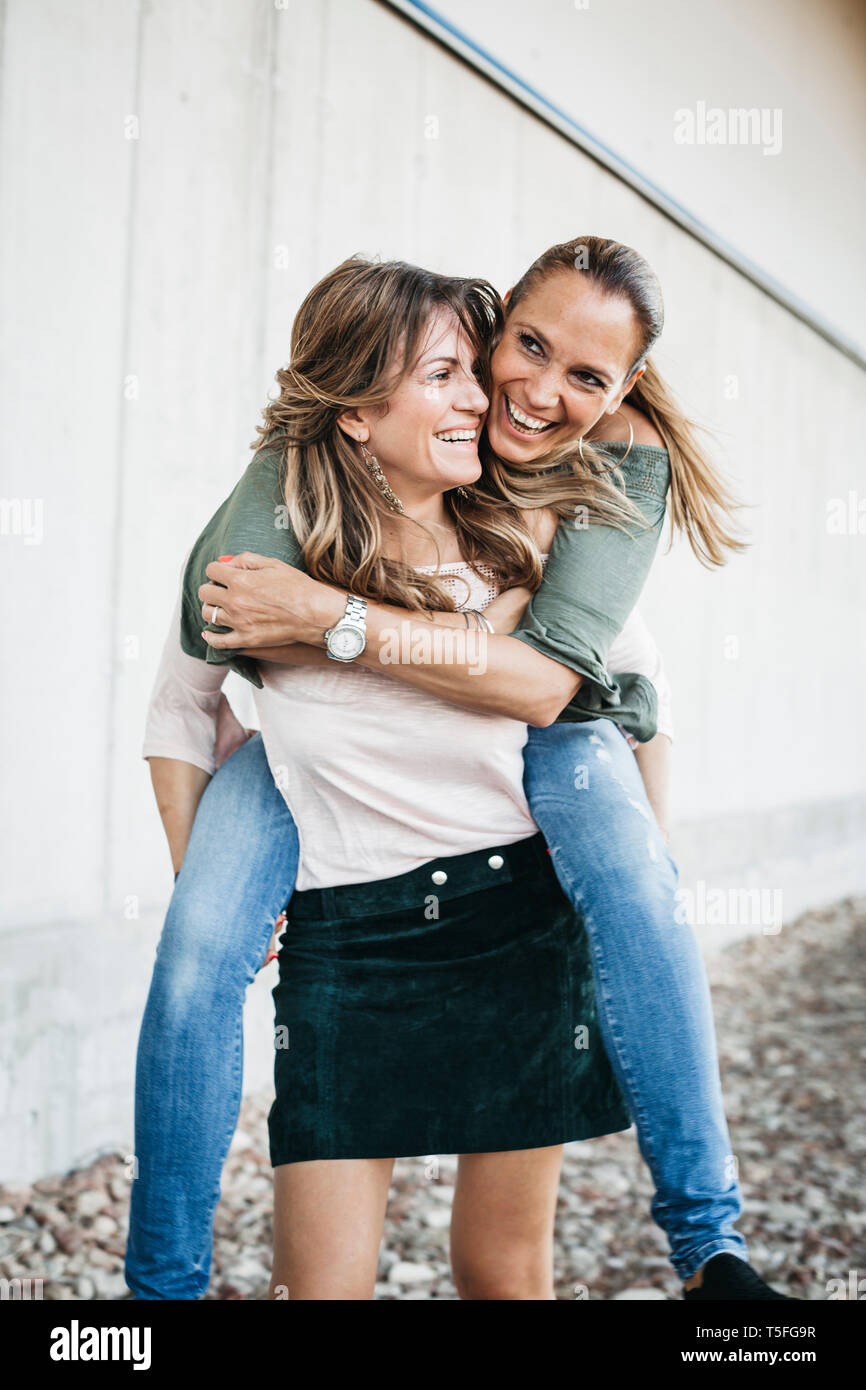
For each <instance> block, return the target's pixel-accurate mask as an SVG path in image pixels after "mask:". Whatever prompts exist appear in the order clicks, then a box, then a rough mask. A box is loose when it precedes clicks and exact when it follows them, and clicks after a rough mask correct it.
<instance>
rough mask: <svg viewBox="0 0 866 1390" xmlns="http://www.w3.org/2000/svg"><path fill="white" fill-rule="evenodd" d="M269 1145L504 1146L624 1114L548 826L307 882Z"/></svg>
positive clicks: (364, 1150) (290, 929) (426, 1149)
mask: <svg viewBox="0 0 866 1390" xmlns="http://www.w3.org/2000/svg"><path fill="white" fill-rule="evenodd" d="M288 918H289V920H288V926H287V928H286V932H285V934H284V936H283V938H282V949H281V951H280V956H279V971H280V977H279V984H278V985H277V986H276V988H275V989H274V1001H275V1006H276V1030H275V1068H274V1078H275V1088H276V1099H275V1101H274V1104H273V1106H272V1108H271V1112H270V1116H269V1121H268V1125H269V1133H270V1150H271V1162H272V1164H273V1165H274V1167H277V1166H278V1165H280V1164H282V1163H297V1162H300V1161H302V1160H308V1159H322V1158H391V1157H395V1158H396V1157H402V1156H411V1155H426V1154H445V1153H495V1152H500V1151H503V1150H507V1149H532V1148H542V1147H544V1146H546V1145H550V1144H560V1143H564V1142H568V1141H570V1140H573V1139H588V1138H591V1137H593V1136H594V1135H598V1134H609V1133H612V1132H613V1131H615V1130H621V1129H627V1128H628V1127H629V1125H630V1124H631V1119H630V1116H629V1113H628V1110H627V1108H626V1105H625V1101H624V1099H623V1096H622V1092H621V1091H620V1088H619V1086H618V1084H617V1081H616V1078H615V1076H614V1074H613V1071H612V1069H611V1066H610V1062H609V1060H608V1056H607V1053H606V1052H605V1049H604V1045H603V1043H602V1039H601V1032H600V1029H599V1024H598V1018H597V1014H596V1002H595V992H594V987H593V981H592V969H591V965H590V955H589V943H588V940H587V937H586V932H585V929H584V927H583V923H582V920H581V918H580V916H579V915H578V914H577V913H576V912H575V911H574V910H573V909H572V907H571V905H570V904H569V902H568V900H567V899H566V897H565V895H564V893H563V892H562V890H561V888H560V886H559V883H558V881H557V879H556V875H555V873H554V871H553V868H552V866H551V863H550V856H549V854H548V853H547V849H546V846H545V842H544V838H543V836H542V835H540V834H538V835H533V836H531V837H530V838H529V839H526V840H520V841H518V842H517V843H516V844H510V845H494V846H491V847H490V848H489V849H484V850H478V851H475V852H473V853H471V854H461V855H458V856H456V857H453V858H444V859H436V860H431V861H430V862H429V863H427V864H423V865H422V866H421V867H420V868H417V869H413V870H411V872H409V873H406V874H400V875H398V876H397V877H395V878H387V879H379V880H377V881H376V882H375V883H356V884H346V885H342V886H340V887H336V888H322V889H318V888H317V889H309V890H308V891H306V892H301V893H295V894H294V896H293V898H292V901H291V903H290V905H289V913H288Z"/></svg>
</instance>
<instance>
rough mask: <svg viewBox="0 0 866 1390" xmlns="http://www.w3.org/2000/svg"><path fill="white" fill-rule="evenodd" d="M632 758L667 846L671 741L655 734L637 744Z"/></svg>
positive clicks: (664, 735) (664, 736) (668, 835)
mask: <svg viewBox="0 0 866 1390" xmlns="http://www.w3.org/2000/svg"><path fill="white" fill-rule="evenodd" d="M634 756H635V759H636V761H637V765H638V769H639V771H640V775H641V778H642V779H643V784H644V787H645V788H646V794H647V800H648V801H649V804H650V806H651V807H652V809H653V813H654V815H655V818H656V820H657V821H658V823H659V829H660V830H661V832H662V835H663V836H664V839H665V844H667V842H668V840H669V838H670V828H669V826H670V822H669V817H670V775H671V741H670V739H669V738H668V737H667V735H666V734H656V736H655V738H651V739H650V740H649V742H648V743H639V744H638V745H637V747H636V748H635V750H634Z"/></svg>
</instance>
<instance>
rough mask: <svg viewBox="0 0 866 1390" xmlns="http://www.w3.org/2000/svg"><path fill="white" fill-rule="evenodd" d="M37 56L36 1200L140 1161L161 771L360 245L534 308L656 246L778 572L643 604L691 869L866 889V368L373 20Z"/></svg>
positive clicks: (30, 440) (15, 211) (702, 405)
mask: <svg viewBox="0 0 866 1390" xmlns="http://www.w3.org/2000/svg"><path fill="white" fill-rule="evenodd" d="M3 69H4V70H3V108H2V136H0V139H2V146H0V170H2V174H0V179H2V187H0V192H2V198H3V204H4V206H5V208H6V209H7V211H6V216H5V217H4V219H3V221H2V233H0V238H2V239H0V267H2V268H0V275H2V283H3V290H4V292H5V293H4V302H5V303H6V304H7V305H8V309H7V311H6V312H5V313H4V315H3V326H2V333H3V349H4V359H5V363H4V365H5V373H4V383H3V387H2V391H3V398H2V402H0V404H2V412H0V413H2V418H3V459H4V463H3V480H2V489H0V491H2V496H3V497H4V498H6V499H12V502H13V505H11V506H8V507H7V508H6V509H5V511H4V519H3V532H2V535H0V604H2V612H3V632H4V650H5V652H6V653H9V652H10V651H11V652H12V653H13V654H14V655H13V658H12V659H11V660H8V658H7V665H6V671H7V675H6V680H5V682H4V685H3V692H2V718H0V740H2V743H0V759H2V766H3V768H4V774H5V777H4V789H5V795H4V798H3V806H2V820H0V845H2V854H3V873H2V884H3V895H2V896H3V917H2V929H0V959H2V971H3V977H2V991H0V1001H2V1008H0V1027H2V1032H3V1042H2V1049H3V1056H4V1058H6V1059H8V1060H6V1061H5V1064H4V1069H3V1082H2V1086H3V1088H4V1093H3V1096H2V1101H3V1103H2V1106H0V1110H2V1113H3V1115H4V1131H3V1141H2V1150H0V1180H2V1179H3V1178H8V1177H13V1176H14V1177H30V1176H32V1175H33V1174H36V1173H44V1172H47V1171H55V1170H58V1169H61V1168H63V1167H65V1166H67V1165H69V1164H70V1163H72V1162H73V1161H77V1160H79V1159H81V1158H82V1157H85V1156H87V1155H89V1154H91V1153H93V1152H94V1151H95V1150H97V1149H99V1148H100V1147H102V1146H105V1145H113V1144H123V1145H128V1144H131V1137H132V1126H131V1095H132V1074H133V1062H134V1049H135V1040H136V1035H137V1026H138V1022H139V1018H140V1014H141V1009H142V1006H143V1001H144V997H145V994H146V989H147V984H148V980H149V974H150V968H151V964H152V959H153V950H154V945H155V942H156V939H157V935H158V931H159V926H160V921H161V916H162V913H163V912H164V909H165V905H166V901H167V898H168V895H169V891H170V887H171V873H170V869H169V864H168V859H167V853H166V850H165V847H164V843H163V840H162V834H161V829H160V826H159V822H158V819H157V815H156V811H155V808H154V805H153V801H152V795H151V791H150V785H149V777H148V773H147V767H146V764H144V763H143V762H142V761H141V760H140V754H139V749H140V742H141V734H142V727H143V719H144V712H145V708H146V704H147V700H148V696H149V691H150V686H151V682H152V679H153V675H154V672H155V668H156V663H157V659H158V655H159V650H160V647H161V644H162V641H163V638H164V634H165V630H166V627H167V623H168V619H169V616H170V612H171V607H172V603H173V598H174V594H175V590H176V584H177V579H178V571H179V566H180V564H181V560H182V557H183V555H184V553H185V550H186V548H187V547H188V545H189V543H190V541H191V539H192V538H193V537H194V535H195V534H196V533H197V531H198V529H199V528H200V526H201V524H202V523H203V522H204V520H205V519H206V518H207V517H208V516H209V515H210V513H211V511H212V510H213V508H214V507H215V505H216V504H217V503H218V502H219V501H220V500H221V499H222V497H223V496H224V495H225V493H226V492H227V490H228V489H229V488H230V486H231V485H232V483H233V482H234V480H235V479H236V477H237V476H238V474H239V472H240V471H241V469H242V468H243V466H244V464H245V461H246V448H247V445H248V443H249V441H250V440H251V438H252V436H253V429H254V426H255V423H256V421H257V418H258V412H259V410H260V408H261V405H262V403H263V401H264V399H265V397H266V395H267V393H268V392H269V390H270V388H271V384H272V379H273V373H274V370H275V369H276V367H277V366H278V365H279V364H280V363H281V362H282V361H283V360H284V359H285V357H286V355H287V344H288V334H289V326H290V323H291V320H292V316H293V313H294V310H295V308H296V306H297V304H298V302H299V301H300V298H301V297H302V295H303V293H304V292H305V291H306V289H307V288H308V287H309V286H310V284H311V283H312V282H313V280H314V279H315V278H316V277H317V276H318V275H319V274H320V273H322V272H323V271H325V270H326V269H328V268H329V267H330V266H332V265H333V264H335V263H336V262H337V261H338V260H340V259H341V258H343V257H344V256H345V255H347V254H349V253H351V252H353V251H357V250H360V251H366V252H379V253H382V254H383V255H386V256H388V255H400V256H403V257H405V258H408V259H413V260H417V261H420V262H423V263H426V264H430V265H432V266H435V267H437V268H443V269H445V268H447V269H450V270H453V271H457V272H462V273H479V274H484V275H487V276H488V277H489V278H491V279H492V280H493V281H494V282H495V283H496V284H497V285H498V286H499V287H500V288H501V289H503V290H504V289H505V288H506V287H507V286H508V284H509V283H510V282H511V281H512V280H513V279H514V278H515V276H516V275H517V274H518V273H519V271H520V270H521V269H522V268H523V267H524V266H525V265H526V264H527V263H528V261H529V260H530V259H531V257H532V256H533V255H535V254H537V253H538V252H539V251H540V250H541V249H542V248H543V247H544V246H546V245H548V244H549V243H550V242H552V241H554V240H558V239H561V238H563V237H565V236H569V235H574V234H576V233H578V232H582V231H593V232H600V233H603V234H608V235H613V236H616V237H618V238H620V239H622V240H624V241H627V242H630V243H632V244H634V245H637V246H639V247H640V248H641V249H642V250H643V251H644V252H645V254H646V255H647V256H648V257H649V259H650V260H651V261H652V263H653V264H654V265H655V266H656V268H657V270H658V272H659V274H660V276H661V279H662V282H663V284H664V285H665V287H666V295H667V304H668V319H669V327H668V329H667V332H666V335H665V344H664V350H663V352H662V353H661V354H660V360H661V361H662V363H663V365H664V366H665V367H666V368H667V370H668V372H669V375H670V377H671V379H672V380H673V381H674V382H675V384H676V386H677V388H678V389H679V391H680V393H681V394H682V396H683V397H684V399H685V400H686V401H687V402H688V403H689V405H690V406H691V407H692V408H693V409H694V411H695V413H696V414H697V415H698V416H699V418H701V419H702V420H704V421H705V422H706V423H707V424H708V425H710V426H711V427H712V428H713V429H714V430H715V431H716V440H717V443H716V448H717V450H718V453H719V456H720V458H721V459H723V460H724V461H725V462H726V465H727V467H728V469H729V471H730V473H731V474H732V476H734V477H735V478H736V479H737V480H738V482H739V484H740V486H741V489H742V491H743V492H744V493H745V494H746V495H747V497H748V498H749V500H750V501H751V502H752V503H753V504H754V507H755V509H754V511H753V512H752V513H751V514H750V517H751V525H752V531H753V537H754V542H755V543H754V546H753V548H752V549H751V550H750V551H749V552H748V554H746V555H745V556H743V557H742V558H739V559H737V560H735V561H734V562H732V563H731V564H730V565H729V566H728V567H727V568H726V569H725V570H724V571H723V572H721V573H717V574H713V575H710V574H707V573H705V572H704V571H702V570H701V569H700V568H699V566H698V565H697V564H696V562H695V561H693V560H692V558H691V556H690V554H689V553H688V552H687V551H683V550H682V549H681V548H678V549H676V550H675V551H674V552H673V553H672V554H671V555H669V556H667V557H663V558H660V559H659V561H658V563H657V565H656V568H655V571H654V573H653V575H652V577H651V579H650V582H649V585H648V589H647V593H646V599H645V602H644V604H643V605H642V606H643V608H644V611H645V614H646V616H647V617H648V619H649V620H650V622H651V624H652V626H653V628H654V629H655V631H656V634H657V637H658V639H659V641H660V643H661V645H662V647H663V650H664V653H665V656H666V660H667V664H668V667H669V670H670V674H671V677H672V679H673V682H674V688H675V699H676V706H675V713H676V719H677V729H678V737H677V745H676V774H675V792H674V804H675V811H676V814H675V845H676V848H677V852H678V857H679V859H680V863H681V871H682V881H683V883H684V884H687V885H695V894H696V901H697V897H698V891H699V890H698V886H697V885H698V884H699V883H700V882H703V883H704V884H705V885H710V886H711V887H715V888H724V889H725V890H727V889H729V888H730V889H735V890H739V889H741V888H744V887H748V886H755V885H757V886H759V887H763V888H764V889H765V890H771V889H777V888H778V889H780V890H782V891H783V893H784V903H785V916H786V917H788V918H789V917H790V916H791V915H792V914H793V912H794V911H796V910H799V909H800V908H801V907H803V906H805V905H807V904H812V903H817V902H822V901H826V900H830V899H833V898H836V897H838V896H840V895H841V894H842V893H844V892H848V891H851V890H852V889H855V888H860V889H862V888H864V887H866V853H864V848H866V829H864V822H866V798H864V788H863V769H864V764H866V748H864V739H866V734H864V721H863V717H862V707H863V701H862V697H863V693H864V689H866V679H864V677H866V672H864V651H863V644H862V613H863V609H864V599H866V572H864V565H863V555H864V545H866V539H864V536H863V535H862V534H857V532H856V527H855V528H854V530H851V529H850V528H849V530H848V532H847V533H844V534H830V533H829V532H828V529H827V507H828V503H829V501H830V500H831V499H833V498H841V499H847V496H848V493H849V491H850V490H856V489H857V487H858V484H859V485H860V486H861V489H862V475H858V471H857V470H858V462H857V460H858V440H859V439H860V438H861V437H862V434H863V428H864V424H866V421H864V413H866V400H864V392H863V375H862V373H861V372H860V371H858V369H857V368H855V367H854V366H853V365H852V363H851V362H850V361H848V360H847V359H846V358H844V357H843V356H842V355H841V354H839V353H838V352H836V351H835V350H834V349H832V348H831V347H830V346H829V345H828V344H827V343H826V342H825V341H823V340H821V339H820V338H818V337H817V336H816V335H815V334H813V333H812V332H810V330H809V329H808V328H806V327H805V326H804V325H803V324H801V323H799V322H797V321H795V320H794V319H792V318H791V317H790V316H789V315H788V314H787V313H785V312H784V311H783V310H781V309H780V308H779V307H778V306H776V305H775V304H773V303H772V302H771V301H769V300H768V299H767V298H766V297H764V296H763V295H762V294H761V293H760V292H759V291H758V290H756V289H755V288H754V287H753V286H751V285H749V284H748V283H746V282H745V281H743V280H742V279H741V278H740V277H738V275H737V274H736V273H735V272H734V271H732V270H731V269H730V268H728V267H726V266H725V265H723V264H721V263H720V262H719V261H718V260H717V259H715V258H714V257H713V256H712V255H711V254H710V253H709V252H708V251H706V250H705V249H703V248H702V247H701V246H699V245H697V244H695V243H694V242H692V241H690V240H689V239H688V238H687V237H685V236H684V235H683V233H682V232H680V231H679V230H677V229H676V228H675V227H674V226H672V224H671V223H669V222H668V221H666V220H665V218H664V217H662V216H661V215H660V214H659V213H657V212H656V211H654V210H653V209H652V208H651V207H650V206H649V205H647V204H646V203H644V202H642V201H641V200H640V199H638V198H637V197H636V196H635V195H634V194H633V193H631V192H630V191H629V190H628V189H626V188H624V187H623V186H622V185H621V184H620V183H618V182H617V181H616V179H614V178H613V177H612V176H611V175H610V174H608V173H605V172H604V171H602V170H601V169H599V168H598V167H597V166H596V165H594V164H593V163H592V162H591V161H589V160H588V159H587V158H585V157H584V156H582V155H581V154H580V153H579V152H578V151H576V150H575V149H574V148H573V147H572V146H570V145H569V144H567V143H565V142H564V141H563V140H562V139H561V138H560V137H558V136H556V135H555V134H553V133H552V132H551V131H549V130H548V129H547V128H545V127H544V126H543V125H542V124H540V123H539V122H538V121H537V120H535V119H534V118H532V117H530V116H528V115H527V114H526V113H525V112H523V111H521V110H520V109H519V108H518V107H517V106H515V105H514V104H513V103H512V102H511V101H510V100H509V99H507V98H506V97H505V96H504V95H502V94H501V93H500V92H498V91H497V90H495V89H494V88H492V87H491V86H489V85H487V84H486V83H484V82H483V81H481V80H480V79H479V78H478V77H477V76H475V75H474V74H473V73H472V72H470V71H469V70H467V69H466V68H465V67H463V66H461V65H460V64H459V63H458V62H457V61H456V60H455V59H454V58H452V57H450V56H449V55H447V54H446V53H444V52H443V51H441V50H440V49H438V48H437V47H436V46H435V45H434V44H432V43H431V42H430V41H429V40H428V39H427V38H425V37H423V36H422V35H420V34H419V33H418V32H417V31H416V30H414V29H413V28H412V27H411V26H410V25H409V24H407V23H406V22H405V21H403V20H401V19H399V18H398V17H396V16H395V14H394V13H393V12H391V11H390V10H388V9H387V8H385V7H384V6H381V5H379V4H377V3H375V2H374V0H321V3H319V4H317V5H315V6H313V5H309V6H294V5H293V6H291V7H289V8H288V9H282V8H277V7H276V6H273V5H269V4H264V3H262V4H259V3H254V0H221V3H219V4H210V3H204V0H150V3H147V4H142V5H141V7H139V6H138V5H136V4H135V3H132V0H128V3H124V0H84V2H83V3H79V4H77V5H75V6H69V5H67V4H65V3H61V0H44V3H42V4H40V5H39V6H33V5H29V4H27V3H25V0H10V3H8V4H7V5H6V8H5V40H4V50H3ZM431 137H432V138H431ZM734 383H735V386H736V391H734ZM16 501H17V504H18V505H17V506H16V505H14V503H15V502H16ZM40 506H41V513H40ZM40 515H41V523H40V520H39V518H40ZM40 524H41V534H40ZM858 636H859V638H860V640H858ZM732 638H734V639H736V643H732V642H731V640H730V639H732ZM734 653H736V654H734ZM699 927H700V930H701V931H702V933H703V936H704V939H705V940H706V941H707V942H708V943H712V942H716V941H718V940H719V939H721V938H722V937H724V936H726V935H729V934H730V932H731V931H736V930H738V929H739V928H738V927H737V926H736V925H734V926H731V925H730V924H728V925H722V926H721V927H714V926H713V925H712V923H708V924H706V926H703V925H701V924H699ZM746 929H751V930H758V931H760V930H761V923H760V922H759V921H758V920H755V919H753V920H751V921H750V923H749V924H748V925H747V928H746ZM768 941H770V942H771V941H772V937H771V936H769V937H768ZM768 949H771V946H770V947H768ZM271 968H273V967H271ZM272 983H273V981H272V979H270V978H267V979H266V978H260V980H259V982H258V984H257V986H256V988H255V990H254V991H253V993H252V998H251V1001H250V1005H249V1011H248V1033H247V1036H248V1053H247V1068H248V1070H247V1077H248V1082H249V1084H261V1083H262V1082H263V1081H266V1080H267V1078H268V1076H269V1071H270V1035H269V1021H268V1020H269V1013H270V999H269V995H268V992H267V991H268V989H269V988H270V986H271V985H272Z"/></svg>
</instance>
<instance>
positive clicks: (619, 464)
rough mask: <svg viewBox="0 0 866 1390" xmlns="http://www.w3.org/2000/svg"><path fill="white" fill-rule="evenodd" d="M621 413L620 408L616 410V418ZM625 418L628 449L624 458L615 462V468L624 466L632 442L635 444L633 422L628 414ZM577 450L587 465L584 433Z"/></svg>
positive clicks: (606, 470) (583, 462)
mask: <svg viewBox="0 0 866 1390" xmlns="http://www.w3.org/2000/svg"><path fill="white" fill-rule="evenodd" d="M619 414H620V412H619V411H618V410H617V411H615V412H614V419H616V417H617V415H619ZM625 418H626V424H627V425H628V448H627V449H626V451H625V453H624V454H623V456H622V458H621V459H617V461H616V463H615V464H614V467H615V468H622V466H623V464H624V463H625V461H626V459H627V458H628V456H629V454H630V453H631V446H632V444H634V425H633V424H632V422H631V420H630V419H629V418H628V416H626V417H625ZM608 442H609V443H613V441H612V440H610V441H608ZM602 447H604V446H603V445H602ZM577 452H578V453H579V454H580V461H581V463H582V464H584V465H585V464H586V459H585V458H584V456H583V435H581V436H580V438H579V439H578V441H577ZM604 471H605V472H609V471H611V470H608V469H605V470H604Z"/></svg>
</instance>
